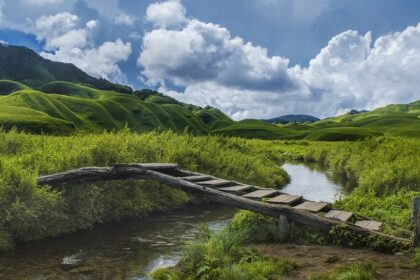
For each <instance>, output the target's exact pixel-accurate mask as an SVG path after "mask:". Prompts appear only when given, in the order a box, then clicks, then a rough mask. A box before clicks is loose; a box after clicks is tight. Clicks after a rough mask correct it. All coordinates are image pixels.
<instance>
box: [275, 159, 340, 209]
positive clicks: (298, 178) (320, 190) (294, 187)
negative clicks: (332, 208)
mask: <svg viewBox="0 0 420 280" xmlns="http://www.w3.org/2000/svg"><path fill="white" fill-rule="evenodd" d="M311 167H312V168H311ZM282 168H283V169H284V170H285V171H286V172H287V173H288V174H289V175H290V178H291V182H290V183H289V184H288V185H287V186H285V187H284V188H283V189H282V191H283V192H285V193H289V194H294V195H303V197H304V198H306V199H308V200H314V201H324V202H334V200H336V199H338V198H339V197H340V196H342V195H343V194H345V191H344V188H343V186H342V185H340V182H339V181H338V180H337V179H338V178H337V177H336V180H332V176H331V174H328V172H327V171H326V170H323V171H321V170H322V169H321V168H320V167H319V166H317V167H316V166H308V165H302V164H290V163H287V164H284V165H283V166H282Z"/></svg>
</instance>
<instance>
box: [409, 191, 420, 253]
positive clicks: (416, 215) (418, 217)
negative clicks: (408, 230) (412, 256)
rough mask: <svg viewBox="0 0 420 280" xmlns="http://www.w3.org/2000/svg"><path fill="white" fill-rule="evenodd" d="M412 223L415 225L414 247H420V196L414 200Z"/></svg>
mask: <svg viewBox="0 0 420 280" xmlns="http://www.w3.org/2000/svg"><path fill="white" fill-rule="evenodd" d="M411 222H412V223H413V231H414V246H415V247H420V196H418V197H415V198H414V199H413V214H412V217H411Z"/></svg>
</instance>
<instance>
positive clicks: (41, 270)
mask: <svg viewBox="0 0 420 280" xmlns="http://www.w3.org/2000/svg"><path fill="white" fill-rule="evenodd" d="M283 168H284V169H285V170H286V172H287V173H289V175H290V177H291V183H290V184H289V185H287V186H286V187H285V188H284V189H283V191H284V192H287V193H290V194H297V195H303V196H304V197H305V198H307V199H310V200H315V201H327V202H332V201H334V199H335V198H337V197H338V196H339V195H341V194H343V193H344V191H343V188H342V186H343V185H341V184H340V183H339V181H340V180H338V179H339V177H335V178H334V177H332V174H331V173H329V172H328V171H327V170H324V169H321V168H320V167H319V166H317V165H305V166H304V165H299V164H285V165H283ZM234 212H235V210H234V209H232V208H228V207H223V206H220V205H202V206H194V207H192V206H189V207H188V208H186V209H184V210H178V211H173V212H171V213H160V214H156V215H153V216H150V217H148V218H141V219H131V220H125V221H122V222H118V223H117V222H115V223H107V224H103V225H99V226H96V227H95V228H94V229H93V230H91V231H85V232H80V233H77V234H73V235H70V236H65V237H61V238H56V239H52V240H49V241H42V242H30V243H27V244H21V245H19V246H18V248H17V249H16V250H15V251H12V252H9V253H7V254H5V255H3V256H0V279H5V280H9V279H13V280H15V279H16V280H19V279H31V280H32V279H88V280H90V279H141V280H143V279H148V277H147V275H148V273H149V272H150V271H152V270H154V269H155V268H157V267H165V266H173V265H174V264H176V263H177V261H178V260H179V258H180V257H181V253H180V252H181V247H182V246H183V245H184V244H185V242H186V241H188V240H192V239H194V237H195V235H196V234H197V233H198V231H199V226H200V224H201V223H206V224H208V225H209V227H210V228H211V229H213V230H216V229H220V228H222V227H223V226H224V225H226V223H227V222H228V220H229V219H230V218H231V217H232V216H233V214H234ZM65 258H67V259H66V260H68V261H69V266H68V267H63V264H62V262H63V259H65ZM72 262H74V264H75V266H76V267H71V265H72Z"/></svg>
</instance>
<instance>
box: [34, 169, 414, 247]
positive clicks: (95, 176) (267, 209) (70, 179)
mask: <svg viewBox="0 0 420 280" xmlns="http://www.w3.org/2000/svg"><path fill="white" fill-rule="evenodd" d="M197 175H198V174H197ZM133 178H135V179H147V180H156V181H159V182H161V183H164V184H167V185H169V186H173V187H176V188H179V189H181V190H184V191H187V192H190V193H194V194H201V195H203V196H205V197H207V198H208V199H210V200H213V201H215V202H218V203H221V204H226V205H230V206H233V207H237V208H241V209H245V210H250V211H254V212H258V213H261V214H264V215H268V216H270V217H274V218H278V217H280V216H281V215H284V216H286V217H287V219H288V220H289V221H290V222H293V223H295V224H297V225H301V226H307V227H313V228H316V229H317V230H319V231H323V232H329V231H330V230H331V229H332V228H333V227H334V226H337V225H339V224H341V223H342V222H340V221H337V220H333V219H327V218H325V217H323V216H321V215H317V214H315V213H311V212H306V211H300V210H298V209H296V208H293V207H290V206H288V205H282V204H270V203H265V202H261V201H256V200H251V199H246V198H244V197H242V196H237V195H234V194H230V193H227V192H222V191H219V190H218V189H214V188H206V187H204V186H200V185H198V184H195V183H191V182H188V181H185V180H182V179H180V178H177V177H174V176H171V175H168V174H163V173H160V172H157V171H153V170H145V169H142V168H133V167H131V166H130V167H123V166H122V167H115V166H114V167H84V168H79V169H75V170H69V171H66V172H63V173H58V174H51V175H45V176H40V177H38V179H37V184H38V185H45V184H48V185H50V186H53V187H58V186H61V187H72V186H74V185H76V184H80V183H92V182H100V181H108V180H121V179H133ZM347 228H348V230H349V231H351V232H353V233H357V234H360V235H361V236H363V237H369V236H371V235H372V234H373V235H376V236H381V237H382V238H385V240H389V241H392V242H398V244H399V245H400V246H402V247H403V248H408V247H409V246H411V245H412V240H410V239H406V238H400V237H395V236H390V235H387V234H384V233H381V232H378V231H373V230H369V229H366V228H362V227H358V226H355V225H353V224H347Z"/></svg>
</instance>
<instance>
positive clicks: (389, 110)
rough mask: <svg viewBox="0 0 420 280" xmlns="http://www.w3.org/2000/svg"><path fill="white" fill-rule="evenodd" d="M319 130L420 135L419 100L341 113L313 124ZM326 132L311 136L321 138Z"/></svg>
mask: <svg viewBox="0 0 420 280" xmlns="http://www.w3.org/2000/svg"><path fill="white" fill-rule="evenodd" d="M313 126H314V127H315V128H317V129H319V130H318V133H319V132H322V131H324V130H325V131H326V132H329V131H331V130H335V131H343V133H345V130H349V129H351V130H353V131H354V135H357V134H359V135H363V134H378V133H379V134H380V133H382V134H387V135H394V136H406V137H415V138H419V137H420V129H419V127H420V101H416V102H413V103H410V104H397V105H389V106H386V107H383V108H379V109H376V110H373V111H371V112H366V113H361V114H355V115H342V116H339V117H335V118H329V119H325V120H321V121H319V122H316V123H314V124H313ZM320 134H321V133H320ZM325 137H328V133H326V134H324V135H319V136H315V137H312V139H315V140H316V139H320V140H321V139H322V138H325Z"/></svg>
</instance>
